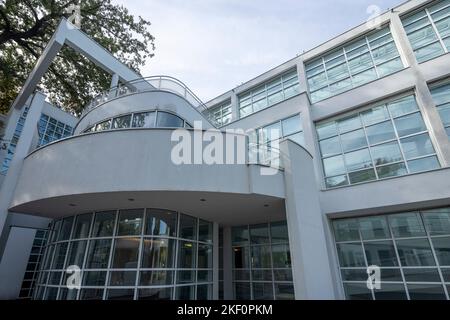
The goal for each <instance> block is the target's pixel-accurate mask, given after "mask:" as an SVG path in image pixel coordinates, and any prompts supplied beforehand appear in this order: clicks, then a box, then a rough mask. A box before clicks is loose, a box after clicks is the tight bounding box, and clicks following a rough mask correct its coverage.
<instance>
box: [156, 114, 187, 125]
mask: <svg viewBox="0 0 450 320" xmlns="http://www.w3.org/2000/svg"><path fill="white" fill-rule="evenodd" d="M156 127H157V128H183V127H184V121H183V119H181V118H180V117H178V116H176V115H174V114H171V113H167V112H162V111H158V115H157V118H156Z"/></svg>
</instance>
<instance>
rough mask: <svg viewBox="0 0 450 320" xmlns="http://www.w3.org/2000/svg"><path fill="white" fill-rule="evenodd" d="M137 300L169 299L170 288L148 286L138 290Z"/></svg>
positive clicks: (170, 294) (170, 297)
mask: <svg viewBox="0 0 450 320" xmlns="http://www.w3.org/2000/svg"><path fill="white" fill-rule="evenodd" d="M138 299H139V300H171V299H172V288H148V289H139V290H138Z"/></svg>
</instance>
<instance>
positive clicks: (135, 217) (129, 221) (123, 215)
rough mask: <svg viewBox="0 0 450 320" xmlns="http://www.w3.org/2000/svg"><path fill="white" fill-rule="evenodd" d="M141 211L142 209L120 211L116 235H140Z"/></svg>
mask: <svg viewBox="0 0 450 320" xmlns="http://www.w3.org/2000/svg"><path fill="white" fill-rule="evenodd" d="M143 211H144V210H142V209H132V210H120V212H119V222H118V228H117V235H119V236H128V235H138V234H141V229H142V214H143Z"/></svg>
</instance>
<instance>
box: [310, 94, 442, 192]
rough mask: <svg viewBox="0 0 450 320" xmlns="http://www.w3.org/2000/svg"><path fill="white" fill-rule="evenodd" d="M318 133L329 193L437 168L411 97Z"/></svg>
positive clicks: (326, 126)
mask: <svg viewBox="0 0 450 320" xmlns="http://www.w3.org/2000/svg"><path fill="white" fill-rule="evenodd" d="M316 128H317V135H318V138H319V145H320V150H321V154H322V162H323V168H324V174H325V183H326V186H327V188H332V187H338V186H345V185H349V184H357V183H362V182H367V181H373V180H378V179H385V178H389V177H395V176H401V175H405V174H409V173H416V172H421V171H426V170H433V169H437V168H440V164H439V161H438V158H437V156H436V152H435V149H434V147H433V144H432V142H431V139H430V136H429V134H428V129H427V127H426V125H425V123H424V121H423V119H422V114H421V112H420V111H419V108H418V106H417V103H416V100H415V96H414V95H408V96H405V97H402V98H397V99H395V100H390V101H388V102H386V103H382V104H379V105H376V106H375V107H372V108H370V109H367V110H364V111H360V112H358V113H354V114H350V115H348V116H343V117H340V118H339V119H337V120H333V121H325V122H320V123H318V124H317V126H316Z"/></svg>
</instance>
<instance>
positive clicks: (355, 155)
mask: <svg viewBox="0 0 450 320" xmlns="http://www.w3.org/2000/svg"><path fill="white" fill-rule="evenodd" d="M345 163H346V165H347V170H348V171H355V170H360V169H366V168H370V167H372V166H373V164H372V159H371V158H370V153H369V149H363V150H358V151H354V152H351V153H347V154H345Z"/></svg>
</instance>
